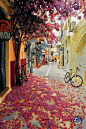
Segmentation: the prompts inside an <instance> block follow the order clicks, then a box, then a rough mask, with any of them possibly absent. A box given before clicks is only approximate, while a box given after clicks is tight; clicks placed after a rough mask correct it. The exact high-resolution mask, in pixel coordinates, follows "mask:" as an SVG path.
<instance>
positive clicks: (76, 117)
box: [73, 116, 82, 125]
mask: <svg viewBox="0 0 86 129" xmlns="http://www.w3.org/2000/svg"><path fill="white" fill-rule="evenodd" d="M73 122H74V123H75V124H77V125H78V124H81V123H82V118H81V117H80V116H75V117H74V119H73Z"/></svg>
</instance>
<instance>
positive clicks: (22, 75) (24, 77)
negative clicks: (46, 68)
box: [18, 64, 28, 86]
mask: <svg viewBox="0 0 86 129" xmlns="http://www.w3.org/2000/svg"><path fill="white" fill-rule="evenodd" d="M24 65H26V64H24ZM24 65H21V66H19V69H21V73H20V74H19V78H18V83H19V85H20V86H21V85H22V84H23V81H26V82H27V81H28V78H27V75H26V72H25V69H24Z"/></svg>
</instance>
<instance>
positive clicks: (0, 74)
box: [0, 41, 6, 93]
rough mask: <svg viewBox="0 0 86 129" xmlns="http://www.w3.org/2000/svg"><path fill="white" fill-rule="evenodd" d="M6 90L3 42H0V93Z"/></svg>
mask: <svg viewBox="0 0 86 129" xmlns="http://www.w3.org/2000/svg"><path fill="white" fill-rule="evenodd" d="M5 88H6V71H5V42H1V41H0V93H1V92H2V91H3V90H4V89H5Z"/></svg>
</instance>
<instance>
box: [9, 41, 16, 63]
mask: <svg viewBox="0 0 86 129" xmlns="http://www.w3.org/2000/svg"><path fill="white" fill-rule="evenodd" d="M9 44H10V61H14V60H15V52H14V48H13V42H12V38H11V39H10V40H9Z"/></svg>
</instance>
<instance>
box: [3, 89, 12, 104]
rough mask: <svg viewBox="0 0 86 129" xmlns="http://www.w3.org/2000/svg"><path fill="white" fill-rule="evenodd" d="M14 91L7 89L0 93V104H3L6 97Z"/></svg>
mask: <svg viewBox="0 0 86 129" xmlns="http://www.w3.org/2000/svg"><path fill="white" fill-rule="evenodd" d="M11 90H12V89H11V88H9V87H6V88H5V89H4V90H3V91H2V92H1V93H0V103H2V102H3V101H4V99H5V97H6V96H7V94H9V93H10V91H11Z"/></svg>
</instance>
